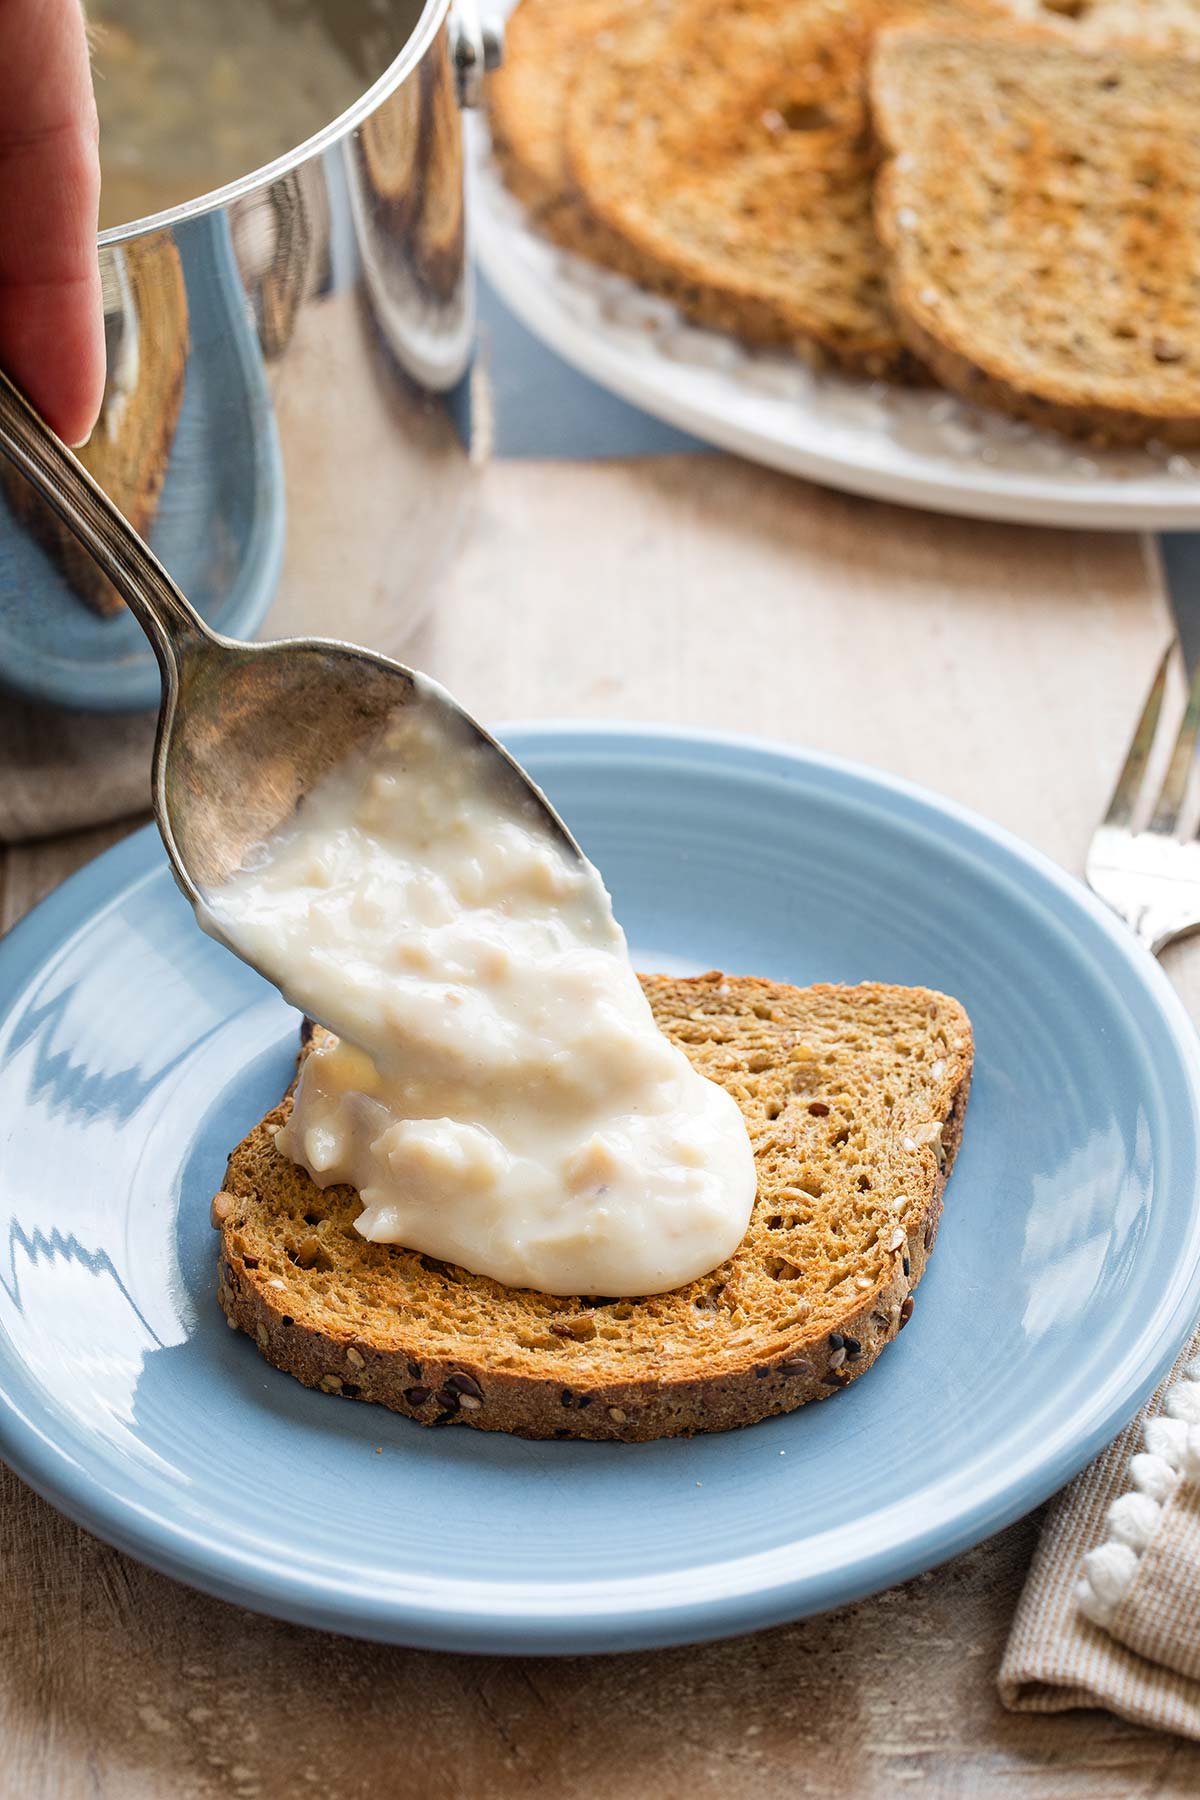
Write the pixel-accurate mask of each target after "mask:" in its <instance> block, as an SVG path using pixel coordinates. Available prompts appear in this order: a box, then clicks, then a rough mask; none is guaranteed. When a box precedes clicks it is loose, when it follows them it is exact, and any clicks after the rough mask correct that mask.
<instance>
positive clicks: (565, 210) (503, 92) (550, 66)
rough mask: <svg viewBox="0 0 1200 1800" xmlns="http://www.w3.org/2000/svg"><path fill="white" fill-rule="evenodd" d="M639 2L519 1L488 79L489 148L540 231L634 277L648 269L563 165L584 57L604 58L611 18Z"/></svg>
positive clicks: (648, 273) (641, 277)
mask: <svg viewBox="0 0 1200 1800" xmlns="http://www.w3.org/2000/svg"><path fill="white" fill-rule="evenodd" d="M637 4H638V0H520V4H519V5H518V6H517V7H516V9H515V10H514V11H513V13H512V14H511V16H510V17H509V19H508V22H507V25H506V26H505V32H504V60H503V62H502V63H501V65H500V67H499V68H498V69H497V70H496V71H495V73H494V74H492V75H490V76H489V77H488V81H487V88H486V97H487V109H488V123H489V127H490V129H491V135H492V150H493V152H494V154H495V157H496V161H497V163H498V165H499V167H500V171H501V173H502V175H503V176H504V180H505V182H506V184H507V185H508V187H509V188H510V189H511V190H512V192H513V193H514V194H515V195H516V197H517V199H518V200H520V202H521V204H522V205H523V206H524V208H525V210H526V212H527V213H528V214H529V216H530V218H531V219H532V221H533V223H534V224H535V225H536V226H537V228H538V230H539V231H541V232H544V233H545V235H546V236H547V237H550V238H553V240H554V242H555V243H557V244H562V245H563V247H564V248H565V249H567V250H574V251H576V252H577V253H578V254H579V255H581V256H586V257H588V258H589V259H590V260H591V261H592V262H595V263H600V264H601V265H602V266H603V267H605V268H608V269H616V270H618V271H619V273H621V274H622V275H628V276H629V277H631V279H633V280H634V281H645V282H646V283H647V284H648V283H649V281H650V279H651V278H652V275H653V271H652V270H651V269H650V268H649V267H648V266H647V265H646V263H645V261H644V259H642V258H640V257H639V256H638V254H637V252H636V250H635V249H634V248H633V246H632V245H630V244H628V243H626V241H625V239H624V238H622V237H620V236H618V235H617V233H616V232H610V231H608V230H607V229H606V228H605V227H604V226H603V225H602V224H601V223H600V221H599V219H597V218H596V216H595V214H594V213H593V212H592V211H591V209H590V208H589V207H588V205H587V203H586V201H585V200H584V198H583V196H582V195H581V194H580V192H579V190H578V188H577V187H576V186H575V183H574V180H573V179H572V176H571V171H570V168H569V166H568V164H567V147H566V124H567V101H568V98H569V96H570V93H571V89H572V87H573V85H574V82H575V74H576V71H577V70H578V68H579V67H580V66H581V64H582V63H583V62H584V61H585V59H586V58H588V57H589V56H596V55H601V56H603V55H605V54H606V48H605V47H606V44H607V34H606V29H605V28H606V26H607V24H608V21H609V20H610V19H616V18H617V17H618V16H619V15H620V14H622V13H628V12H630V11H633V10H635V9H636V6H637Z"/></svg>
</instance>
